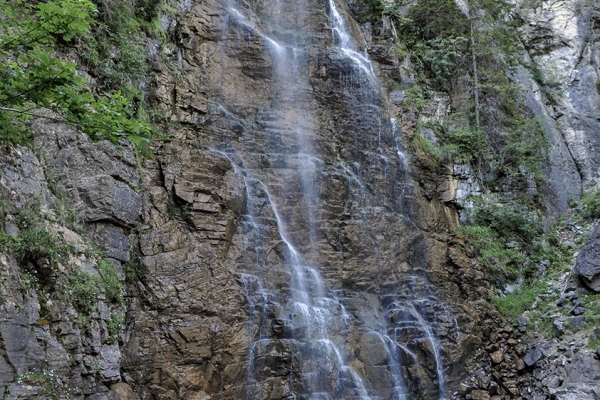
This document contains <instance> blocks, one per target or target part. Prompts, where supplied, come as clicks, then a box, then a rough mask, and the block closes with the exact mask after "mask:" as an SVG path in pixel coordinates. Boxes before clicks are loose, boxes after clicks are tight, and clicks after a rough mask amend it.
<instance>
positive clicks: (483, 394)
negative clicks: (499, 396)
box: [471, 390, 490, 400]
mask: <svg viewBox="0 0 600 400" xmlns="http://www.w3.org/2000/svg"><path fill="white" fill-rule="evenodd" d="M471 398H472V399H473V400H490V394H489V393H488V392H487V390H473V391H472V392H471Z"/></svg>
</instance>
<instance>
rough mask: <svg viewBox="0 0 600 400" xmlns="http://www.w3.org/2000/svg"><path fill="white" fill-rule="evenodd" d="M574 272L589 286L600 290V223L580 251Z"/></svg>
mask: <svg viewBox="0 0 600 400" xmlns="http://www.w3.org/2000/svg"><path fill="white" fill-rule="evenodd" d="M573 272H574V273H575V274H576V276H578V277H579V279H581V281H582V282H583V283H584V284H585V285H586V286H587V287H589V288H590V289H592V290H594V291H596V292H600V225H598V226H596V228H595V229H594V232H592V234H591V235H590V238H589V241H588V242H587V244H586V245H585V247H584V248H583V249H582V250H581V252H580V253H579V256H578V257H577V263H576V264H575V268H574V270H573Z"/></svg>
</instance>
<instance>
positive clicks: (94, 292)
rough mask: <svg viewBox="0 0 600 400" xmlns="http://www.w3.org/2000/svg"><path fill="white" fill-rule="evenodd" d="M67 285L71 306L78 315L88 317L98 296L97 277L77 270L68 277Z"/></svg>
mask: <svg viewBox="0 0 600 400" xmlns="http://www.w3.org/2000/svg"><path fill="white" fill-rule="evenodd" d="M68 283H69V290H68V295H69V300H71V304H73V307H75V310H77V312H78V313H80V314H83V315H88V314H89V313H90V312H92V310H93V309H94V307H95V305H96V302H97V301H98V295H99V294H100V288H99V286H98V279H97V277H95V276H94V275H92V274H90V273H89V272H85V271H82V270H80V269H79V270H77V271H75V273H74V274H73V275H71V276H70V277H69V281H68Z"/></svg>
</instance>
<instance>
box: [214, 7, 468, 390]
mask: <svg viewBox="0 0 600 400" xmlns="http://www.w3.org/2000/svg"><path fill="white" fill-rule="evenodd" d="M305 1H306V4H305ZM305 1H289V2H288V1H285V0H278V1H276V2H275V3H274V4H262V3H260V4H256V5H254V6H250V5H248V4H246V3H244V2H243V1H242V0H237V2H236V0H231V1H230V3H229V4H227V5H226V7H225V10H226V15H225V16H224V17H223V18H224V19H225V21H226V22H225V24H226V26H227V27H228V28H227V30H226V31H224V32H223V41H227V40H230V41H236V40H238V41H239V42H240V43H244V44H245V45H246V46H247V47H248V49H249V50H248V51H247V52H246V53H244V49H243V48H239V49H238V52H239V54H242V55H243V57H248V58H252V59H253V60H255V63H259V64H260V66H261V68H260V69H258V68H257V69H256V71H245V70H241V71H240V72H239V73H240V76H241V75H246V76H252V79H255V80H258V79H260V80H261V84H256V85H255V86H252V90H255V92H253V93H254V96H255V98H252V99H250V100H248V101H245V99H243V100H244V101H242V100H240V99H238V98H236V96H234V95H233V94H232V92H227V91H226V90H223V93H222V94H220V95H219V96H216V97H215V99H214V100H213V102H212V103H210V105H209V106H210V114H211V117H210V119H211V121H213V122H212V123H213V124H214V125H215V126H217V127H219V129H222V131H223V133H222V136H221V140H219V139H218V138H216V139H215V140H214V143H213V145H212V146H211V149H212V151H213V152H214V153H216V154H218V155H220V156H222V157H226V158H227V159H229V161H230V162H231V164H232V165H233V166H234V169H235V173H236V174H237V175H238V176H241V177H243V180H244V183H245V187H246V207H245V212H244V215H243V218H242V219H241V220H240V221H239V227H238V232H237V233H236V238H235V239H234V247H235V246H237V250H235V249H234V250H232V251H231V253H233V254H236V259H235V262H236V265H237V267H236V268H237V271H236V273H237V274H238V276H239V282H240V284H241V285H242V287H243V290H244V292H245V295H246V299H247V315H248V321H247V325H246V326H247V331H248V364H247V369H246V383H245V385H244V388H245V389H244V390H245V395H246V398H248V399H265V400H267V399H276V398H277V399H279V398H289V399H292V398H299V399H300V398H302V399H312V400H320V399H323V400H324V399H348V400H352V399H361V400H366V399H371V400H380V399H397V400H408V399H411V398H414V393H416V392H415V391H418V392H419V393H421V396H424V397H422V398H440V399H441V398H443V397H444V392H445V390H446V388H445V373H444V362H443V354H444V353H443V351H442V350H441V349H440V340H439V338H438V336H439V333H438V332H441V331H453V330H454V329H457V327H456V322H455V321H454V320H451V319H448V318H446V317H444V318H446V319H447V320H446V319H443V320H441V319H439V318H438V315H443V316H447V315H449V312H448V310H447V309H446V308H445V307H444V305H443V304H442V303H441V302H440V301H439V299H438V298H437V297H436V296H435V294H434V292H435V290H434V289H433V286H432V285H431V284H429V283H428V281H427V279H426V278H424V272H423V268H422V267H421V266H420V264H419V263H420V262H421V261H420V260H422V259H423V257H421V255H419V253H418V251H421V250H419V249H420V248H421V247H422V244H421V239H420V233H419V230H418V228H416V225H415V224H414V222H413V220H412V219H413V216H412V211H411V204H412V183H411V179H410V175H409V173H408V165H407V157H406V155H405V153H404V151H403V149H402V145H401V140H400V135H401V132H400V128H399V127H398V124H397V122H396V120H395V119H394V118H390V116H389V113H388V111H387V108H386V107H387V106H386V101H385V99H384V98H383V95H382V93H381V90H380V85H379V84H378V82H377V74H376V70H375V67H374V64H373V63H372V62H371V60H370V58H369V56H368V54H367V52H366V49H364V50H361V48H360V47H359V45H358V44H357V43H356V41H355V39H354V35H353V34H352V33H351V27H352V23H354V22H353V21H352V20H351V19H349V18H348V17H347V16H346V14H345V12H344V9H343V5H342V4H336V2H335V1H334V0H328V6H329V13H328V18H327V20H326V21H325V20H321V21H320V22H319V23H320V25H319V26H318V27H317V28H314V27H313V28H311V29H308V28H306V27H307V26H311V24H314V21H315V20H317V21H319V18H321V16H322V9H321V8H319V7H316V6H314V7H312V8H311V5H310V4H309V3H308V0H305ZM321 6H322V5H321ZM325 28H327V30H325ZM323 31H325V32H326V33H327V34H323ZM236 43H238V42H236ZM236 57H237V56H236ZM252 82H253V83H252V85H254V81H252ZM252 102H255V103H257V104H259V105H256V106H255V105H254V104H253V103H252ZM215 130H216V128H215ZM409 264H410V267H406V266H408V265H409Z"/></svg>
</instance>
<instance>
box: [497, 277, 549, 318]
mask: <svg viewBox="0 0 600 400" xmlns="http://www.w3.org/2000/svg"><path fill="white" fill-rule="evenodd" d="M547 290H548V284H547V283H546V282H543V281H533V282H528V283H525V284H523V285H522V286H521V287H520V288H518V289H516V290H515V291H514V292H513V293H509V294H507V295H506V296H504V297H496V298H494V299H493V302H494V305H495V306H496V308H497V309H498V311H500V313H502V315H504V316H505V317H507V318H509V319H515V318H517V317H518V316H519V315H521V314H522V313H523V312H525V311H526V310H527V309H529V307H530V306H531V304H533V302H534V301H535V300H536V299H537V298H538V296H539V295H540V294H542V293H545V292H546V291H547Z"/></svg>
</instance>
